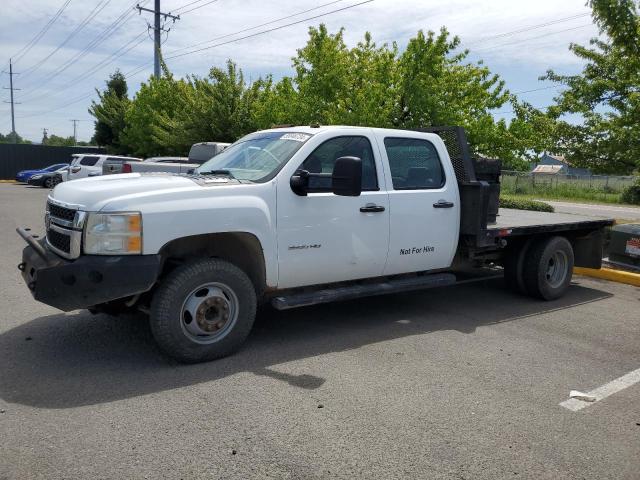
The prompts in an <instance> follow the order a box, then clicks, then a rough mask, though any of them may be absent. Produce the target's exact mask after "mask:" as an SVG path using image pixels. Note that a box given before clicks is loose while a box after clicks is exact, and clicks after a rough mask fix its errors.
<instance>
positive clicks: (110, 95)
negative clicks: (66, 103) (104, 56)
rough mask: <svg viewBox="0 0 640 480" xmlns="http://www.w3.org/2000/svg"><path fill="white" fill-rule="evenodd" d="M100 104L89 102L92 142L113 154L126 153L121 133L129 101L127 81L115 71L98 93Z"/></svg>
mask: <svg viewBox="0 0 640 480" xmlns="http://www.w3.org/2000/svg"><path fill="white" fill-rule="evenodd" d="M96 92H97V93H98V97H99V98H100V102H99V103H96V102H91V107H90V108H89V113H90V114H91V115H93V116H94V117H95V118H96V122H95V132H94V135H93V138H92V141H93V142H95V143H96V144H98V145H101V146H106V147H107V148H108V150H109V151H111V152H114V153H126V151H127V148H126V146H125V144H124V143H123V139H122V138H121V137H122V133H123V130H124V128H125V115H126V112H127V109H128V108H129V105H130V103H131V101H130V100H129V98H128V97H127V81H126V80H125V77H124V75H123V74H122V73H121V72H120V71H119V70H116V71H115V72H114V73H113V74H112V75H111V76H110V77H109V81H107V88H106V89H105V90H104V92H99V91H98V90H96Z"/></svg>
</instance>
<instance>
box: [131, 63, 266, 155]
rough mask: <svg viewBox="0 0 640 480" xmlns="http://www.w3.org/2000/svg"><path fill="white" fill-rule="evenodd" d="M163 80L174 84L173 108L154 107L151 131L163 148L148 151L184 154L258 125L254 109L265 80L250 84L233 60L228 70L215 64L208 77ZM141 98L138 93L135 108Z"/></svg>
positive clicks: (158, 144) (253, 128)
mask: <svg viewBox="0 0 640 480" xmlns="http://www.w3.org/2000/svg"><path fill="white" fill-rule="evenodd" d="M164 81H165V82H167V83H168V84H170V86H171V90H172V93H171V95H173V97H172V98H171V99H167V100H171V108H165V109H155V110H154V113H153V115H154V116H153V117H152V122H151V131H152V137H153V140H155V142H157V146H158V148H159V149H160V151H156V152H147V154H150V153H156V154H158V153H166V154H180V155H185V154H186V153H187V152H188V151H189V147H190V146H191V145H192V144H193V143H196V142H202V141H204V140H217V141H224V142H232V141H234V140H236V139H237V138H238V137H240V136H242V135H244V134H245V133H247V132H250V131H253V130H255V129H256V126H255V122H254V121H253V119H252V111H253V106H254V104H255V102H256V100H257V98H258V97H259V95H260V93H261V90H262V85H263V82H262V80H260V81H258V82H256V83H254V84H253V85H252V86H250V87H249V86H247V84H246V82H245V81H244V77H243V74H242V71H241V70H239V69H238V68H237V66H236V65H235V64H234V63H233V62H231V61H229V62H227V68H226V70H223V69H220V68H212V69H211V71H210V72H209V76H208V77H207V78H197V77H188V78H187V79H186V80H178V81H175V80H173V78H171V77H166V78H164ZM158 88H160V87H159V86H158ZM139 95H140V94H139ZM140 101H142V100H141V99H140V97H139V96H137V97H136V101H135V102H134V109H137V108H139V106H138V105H137V103H138V102H140Z"/></svg>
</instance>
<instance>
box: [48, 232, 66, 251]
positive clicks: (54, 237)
mask: <svg viewBox="0 0 640 480" xmlns="http://www.w3.org/2000/svg"><path fill="white" fill-rule="evenodd" d="M47 241H48V242H49V244H50V245H51V246H52V247H54V248H57V249H58V250H60V251H62V252H65V253H71V237H70V236H69V235H65V234H64V233H60V232H58V231H57V230H51V229H50V230H49V231H48V232H47Z"/></svg>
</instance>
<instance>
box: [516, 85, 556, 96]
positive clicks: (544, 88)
mask: <svg viewBox="0 0 640 480" xmlns="http://www.w3.org/2000/svg"><path fill="white" fill-rule="evenodd" d="M561 87H563V85H549V86H548V87H540V88H534V89H532V90H520V91H519V92H512V93H513V95H520V94H522V93H531V92H539V91H541V90H550V89H552V88H561Z"/></svg>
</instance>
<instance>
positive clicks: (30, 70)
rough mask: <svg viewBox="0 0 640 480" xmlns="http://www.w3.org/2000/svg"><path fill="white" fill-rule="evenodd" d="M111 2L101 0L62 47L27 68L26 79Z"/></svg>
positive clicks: (62, 45) (63, 43)
mask: <svg viewBox="0 0 640 480" xmlns="http://www.w3.org/2000/svg"><path fill="white" fill-rule="evenodd" d="M109 2H111V0H100V2H99V3H98V4H97V5H96V6H95V7H94V8H93V10H91V12H89V15H87V16H86V17H85V18H84V19H83V20H82V21H81V22H80V24H79V25H78V26H77V27H76V28H75V29H74V30H73V31H72V32H71V33H70V34H69V35H68V36H67V37H66V38H65V39H64V40H63V41H62V43H61V44H60V45H58V46H57V47H56V48H55V49H54V50H53V51H52V52H51V53H50V54H49V55H47V56H46V57H43V58H42V60H40V61H39V62H38V63H36V64H35V65H33V66H32V67H30V68H27V69H26V70H25V72H24V75H25V77H27V76H28V75H30V74H32V73H33V72H35V71H36V70H38V69H39V68H40V67H41V66H42V65H43V64H44V63H45V62H46V61H47V60H48V59H50V58H51V57H52V56H53V55H55V54H56V53H57V52H58V51H59V50H60V49H61V48H62V47H64V46H65V45H66V44H67V43H68V42H69V41H70V40H71V39H72V38H73V37H75V36H76V35H77V34H78V33H80V31H82V29H84V27H86V26H87V25H88V24H89V22H91V20H93V19H94V18H95V17H96V15H98V13H100V12H101V11H102V10H103V9H104V8H105V7H106V6H107V5H108V4H109Z"/></svg>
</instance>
